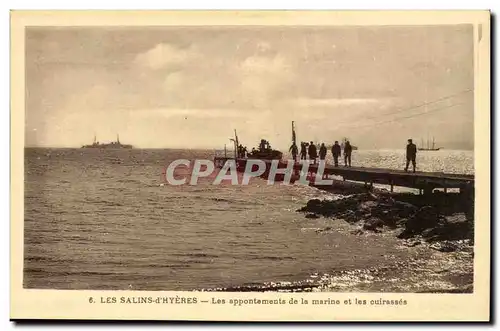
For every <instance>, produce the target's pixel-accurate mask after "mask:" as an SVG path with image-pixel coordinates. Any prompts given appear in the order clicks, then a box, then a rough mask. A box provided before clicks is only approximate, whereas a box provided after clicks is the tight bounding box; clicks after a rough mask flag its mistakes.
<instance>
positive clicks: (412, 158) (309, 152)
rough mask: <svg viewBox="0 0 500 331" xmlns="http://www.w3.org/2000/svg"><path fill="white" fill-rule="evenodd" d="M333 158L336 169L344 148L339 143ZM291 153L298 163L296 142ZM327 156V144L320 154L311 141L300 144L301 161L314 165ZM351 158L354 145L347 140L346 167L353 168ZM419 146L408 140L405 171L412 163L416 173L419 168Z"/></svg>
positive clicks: (336, 145)
mask: <svg viewBox="0 0 500 331" xmlns="http://www.w3.org/2000/svg"><path fill="white" fill-rule="evenodd" d="M331 151H332V156H333V162H334V165H335V166H336V167H338V166H339V157H340V156H341V154H342V147H341V146H340V145H339V142H338V141H335V143H334V144H333V146H332V148H331ZM290 152H291V153H292V158H293V160H294V161H297V156H298V155H299V149H298V148H297V145H296V144H295V142H293V143H292V146H291V147H290ZM326 154H327V148H326V146H325V143H321V145H320V147H319V153H318V151H317V147H316V145H315V144H314V143H313V142H312V141H311V142H310V143H307V142H301V143H300V159H301V160H307V159H308V158H309V160H312V161H313V163H316V160H317V158H318V156H319V159H320V160H324V159H325V157H326ZM351 157H352V145H351V143H350V142H349V140H346V141H345V143H344V165H345V166H346V167H350V166H351ZM416 158H417V146H416V145H415V144H414V143H413V140H412V139H408V144H407V145H406V166H405V171H408V166H409V165H410V162H411V164H412V166H413V172H415V170H416V167H417V162H416Z"/></svg>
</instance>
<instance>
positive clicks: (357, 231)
mask: <svg viewBox="0 0 500 331" xmlns="http://www.w3.org/2000/svg"><path fill="white" fill-rule="evenodd" d="M363 233H365V232H364V231H363V230H362V229H356V230H352V231H351V234H354V235H357V236H359V235H362V234H363Z"/></svg>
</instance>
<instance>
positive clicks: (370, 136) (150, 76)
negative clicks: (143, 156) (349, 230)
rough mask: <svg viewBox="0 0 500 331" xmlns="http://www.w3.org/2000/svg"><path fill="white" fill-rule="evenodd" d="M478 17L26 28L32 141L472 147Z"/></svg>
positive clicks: (34, 143) (153, 145) (164, 145)
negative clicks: (473, 20)
mask: <svg viewBox="0 0 500 331" xmlns="http://www.w3.org/2000/svg"><path fill="white" fill-rule="evenodd" d="M473 52H474V48H473V27H472V25H447V26H350V27H347V26H316V27H314V26H308V27H305V26H303V27H300V26H274V27H273V26H239V27H238V26H217V27H215V26H214V27H206V26H205V27H204V26H197V27H188V26H186V27H180V26H179V27H177V26H170V27H28V28H27V29H26V52H25V55H26V58H25V60H26V134H25V137H26V145H27V146H40V147H80V146H81V145H83V144H88V143H92V141H93V138H94V134H95V135H96V136H97V140H98V141H100V142H110V141H113V140H115V139H116V135H117V134H119V135H120V141H121V142H122V143H127V144H132V145H134V146H135V147H138V148H210V149H212V148H223V146H224V144H228V146H229V145H230V144H231V142H230V141H229V138H231V137H232V136H233V134H234V129H236V130H237V132H238V138H239V140H240V142H241V143H242V144H244V145H246V146H248V147H249V148H251V147H254V146H257V143H258V141H259V140H260V139H262V138H263V139H268V140H269V141H270V142H271V145H272V146H273V147H275V148H280V149H286V148H288V147H289V146H290V144H291V121H295V125H296V129H297V138H298V140H299V141H311V140H313V141H315V142H316V141H318V142H325V143H328V144H331V143H333V141H335V140H341V139H342V138H343V137H348V138H349V139H350V140H351V142H352V143H353V144H354V145H356V146H358V147H359V148H362V149H383V148H404V146H405V145H406V140H407V139H408V138H413V140H414V141H415V142H416V143H417V145H419V144H420V142H421V140H422V139H423V140H424V144H425V141H426V139H427V138H431V139H432V137H434V139H435V141H436V144H437V145H438V146H439V147H444V148H449V149H472V148H473V146H474V140H473V139H474V128H473V119H474V108H473V88H474V68H473Z"/></svg>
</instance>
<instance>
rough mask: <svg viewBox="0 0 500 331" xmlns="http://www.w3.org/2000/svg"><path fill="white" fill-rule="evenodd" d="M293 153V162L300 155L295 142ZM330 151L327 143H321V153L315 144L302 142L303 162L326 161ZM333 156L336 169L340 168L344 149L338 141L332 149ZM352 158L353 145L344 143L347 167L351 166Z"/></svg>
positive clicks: (347, 142)
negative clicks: (340, 159)
mask: <svg viewBox="0 0 500 331" xmlns="http://www.w3.org/2000/svg"><path fill="white" fill-rule="evenodd" d="M289 151H290V152H291V153H292V157H293V160H294V161H296V160H297V156H298V155H299V149H298V147H297V145H296V144H295V142H293V143H292V146H291V147H290V150H289ZM327 152H328V150H327V148H326V146H325V143H321V145H320V146H319V152H318V148H317V147H316V145H315V144H314V142H312V141H311V142H310V143H308V142H303V141H302V142H301V143H300V159H301V160H307V159H309V160H312V161H313V163H316V160H317V159H318V157H319V159H320V160H324V159H325V158H326V154H327ZM331 152H332V156H333V162H334V164H335V166H336V167H338V166H339V157H340V156H341V155H342V147H341V146H340V145H339V142H338V141H335V143H334V144H333V146H332V148H331ZM351 156H352V145H351V144H350V142H349V141H348V140H347V141H346V142H345V143H344V165H345V166H346V167H350V166H351Z"/></svg>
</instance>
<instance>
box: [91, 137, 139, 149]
mask: <svg viewBox="0 0 500 331" xmlns="http://www.w3.org/2000/svg"><path fill="white" fill-rule="evenodd" d="M82 148H107V149H123V148H125V149H131V148H132V145H126V144H122V143H120V136H119V135H116V141H113V142H111V143H109V144H100V143H99V142H98V141H97V139H96V136H95V135H94V142H93V143H92V145H83V146H82Z"/></svg>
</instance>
